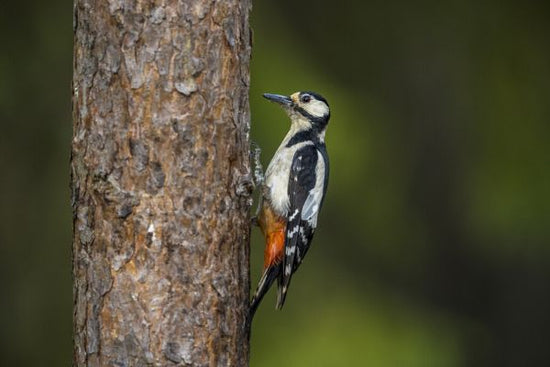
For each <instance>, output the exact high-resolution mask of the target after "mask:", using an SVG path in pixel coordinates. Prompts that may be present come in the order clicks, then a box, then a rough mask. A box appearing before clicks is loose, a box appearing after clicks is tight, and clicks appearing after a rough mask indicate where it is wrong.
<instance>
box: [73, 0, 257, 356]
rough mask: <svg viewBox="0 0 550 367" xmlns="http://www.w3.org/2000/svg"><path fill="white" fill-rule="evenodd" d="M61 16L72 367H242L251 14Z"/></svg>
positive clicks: (135, 6)
mask: <svg viewBox="0 0 550 367" xmlns="http://www.w3.org/2000/svg"><path fill="white" fill-rule="evenodd" d="M74 5H75V6H74V33H75V35H74V42H75V43H74V76H73V120H74V133H73V141H72V157H71V172H72V184H71V185H72V204H73V212H74V237H73V276H74V365H77V366H144V365H154V366H166V365H181V366H185V365H193V366H246V365H247V364H248V362H247V359H248V340H247V335H246V330H245V329H244V328H243V325H244V323H245V322H244V321H245V318H246V312H247V306H248V298H249V294H248V292H249V274H248V269H249V266H248V253H249V248H248V242H249V220H248V211H249V208H250V198H249V196H248V192H247V191H246V190H244V191H243V190H242V185H243V182H247V180H248V177H250V167H249V159H248V154H249V153H248V152H249V136H248V133H249V107H248V89H249V80H250V79H249V59H250V30H249V26H248V14H249V11H250V1H239V0H228V1H204V0H194V1H168V0H166V1H128V0H110V1H92V0H75V4H74Z"/></svg>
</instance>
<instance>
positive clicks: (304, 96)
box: [300, 94, 311, 103]
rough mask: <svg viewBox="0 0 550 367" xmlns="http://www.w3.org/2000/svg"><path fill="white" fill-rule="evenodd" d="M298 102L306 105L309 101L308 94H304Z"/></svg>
mask: <svg viewBox="0 0 550 367" xmlns="http://www.w3.org/2000/svg"><path fill="white" fill-rule="evenodd" d="M300 100H301V101H302V103H308V102H309V101H311V96H310V95H309V94H304V95H303V96H302V98H300Z"/></svg>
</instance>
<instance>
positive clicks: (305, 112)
mask: <svg viewBox="0 0 550 367" xmlns="http://www.w3.org/2000/svg"><path fill="white" fill-rule="evenodd" d="M264 97H265V98H267V99H269V100H270V101H273V102H276V103H279V104H280V105H281V106H283V108H284V109H285V110H286V111H287V113H288V116H289V117H290V120H291V121H292V127H291V128H294V129H296V130H306V129H312V130H314V131H317V132H319V133H321V132H324V131H325V129H326V127H327V124H328V120H329V119H330V109H329V106H328V102H327V100H326V99H325V98H324V97H323V96H321V95H320V94H317V93H315V92H296V93H294V94H292V95H290V96H289V97H287V96H282V95H279V94H270V93H265V94H264Z"/></svg>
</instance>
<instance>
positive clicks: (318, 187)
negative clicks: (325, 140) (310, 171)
mask: <svg viewBox="0 0 550 367" xmlns="http://www.w3.org/2000/svg"><path fill="white" fill-rule="evenodd" d="M324 186H325V161H324V160H323V156H322V155H321V153H320V152H319V151H318V152H317V165H316V167H315V186H314V187H313V189H312V190H311V191H310V192H309V195H308V196H307V198H306V201H305V202H304V206H303V207H302V220H307V221H308V222H309V224H310V225H311V226H312V227H313V228H315V227H317V215H318V214H319V209H320V208H321V201H322V200H323V190H324Z"/></svg>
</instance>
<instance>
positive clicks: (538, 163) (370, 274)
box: [0, 0, 550, 367]
mask: <svg viewBox="0 0 550 367" xmlns="http://www.w3.org/2000/svg"><path fill="white" fill-rule="evenodd" d="M252 25H253V29H254V48H253V59H252V89H251V108H252V116H253V124H252V136H253V139H255V140H256V141H257V142H258V143H259V144H260V145H261V146H262V148H263V160H264V164H267V161H268V159H269V157H270V156H271V154H272V153H273V152H274V151H275V149H276V148H277V146H278V143H279V141H280V140H281V139H282V137H283V135H284V134H285V132H286V129H287V128H288V122H287V119H286V117H285V116H284V113H283V112H282V111H280V110H279V109H278V108H277V107H276V106H274V105H273V104H270V103H268V102H267V101H265V100H263V99H262V98H261V93H263V92H275V93H284V94H290V93H292V92H294V91H297V90H314V91H317V92H319V93H321V94H323V95H324V96H325V97H326V98H327V99H328V100H329V102H330V105H331V110H332V119H331V123H330V126H329V131H328V133H327V145H328V150H329V154H330V157H331V180H330V185H329V190H328V196H327V199H326V202H325V206H324V208H323V211H322V214H321V218H320V224H319V225H320V228H319V230H318V232H317V234H316V238H315V240H314V243H313V248H312V250H311V251H310V252H309V253H308V257H307V259H306V261H305V262H304V264H303V265H302V267H301V268H300V271H299V272H298V273H297V274H296V276H295V278H294V280H293V283H292V287H291V289H290V293H289V296H288V299H287V303H286V305H285V309H284V311H283V312H277V311H275V310H274V302H275V299H274V294H270V295H269V296H268V297H267V298H266V300H265V301H264V303H263V305H262V307H261V308H260V310H259V311H258V314H257V316H256V320H255V324H254V330H253V338H252V352H251V365H252V366H267V367H269V366H321V367H323V366H543V365H550V144H549V138H550V43H549V39H550V37H549V36H550V11H549V9H548V6H547V5H546V4H545V3H544V2H536V1H496V0H487V1H481V2H480V1H474V0H462V1H427V0H421V1H416V2H406V1H395V0H385V1H380V0H376V1H367V2H359V1H356V2H343V1H340V2H331V1H321V0H319V1H316V2H294V1H290V0H283V1H278V2H268V1H256V2H255V4H254V9H253V13H252ZM0 41H1V45H2V50H1V52H0V121H1V127H2V130H1V133H0V259H1V266H0V280H1V282H2V283H1V284H2V288H1V290H2V292H1V295H0V335H1V340H0V348H1V349H0V365H2V366H68V365H70V361H71V315H72V293H71V292H72V287H71V275H70V274H71V268H70V266H71V265H70V241H71V213H70V206H69V186H68V185H69V145H70V138H71V112H70V108H71V105H70V78H71V74H72V3H71V1H67V0H64V1H61V0H52V1H47V2H42V1H37V0H34V1H27V2H15V1H9V2H3V3H2V5H0ZM262 246H263V244H262V239H261V238H260V236H259V234H258V233H257V232H255V234H254V237H253V243H252V247H253V251H252V262H253V263H252V282H253V284H254V285H255V282H256V281H257V279H258V278H259V273H260V268H261V262H262Z"/></svg>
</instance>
